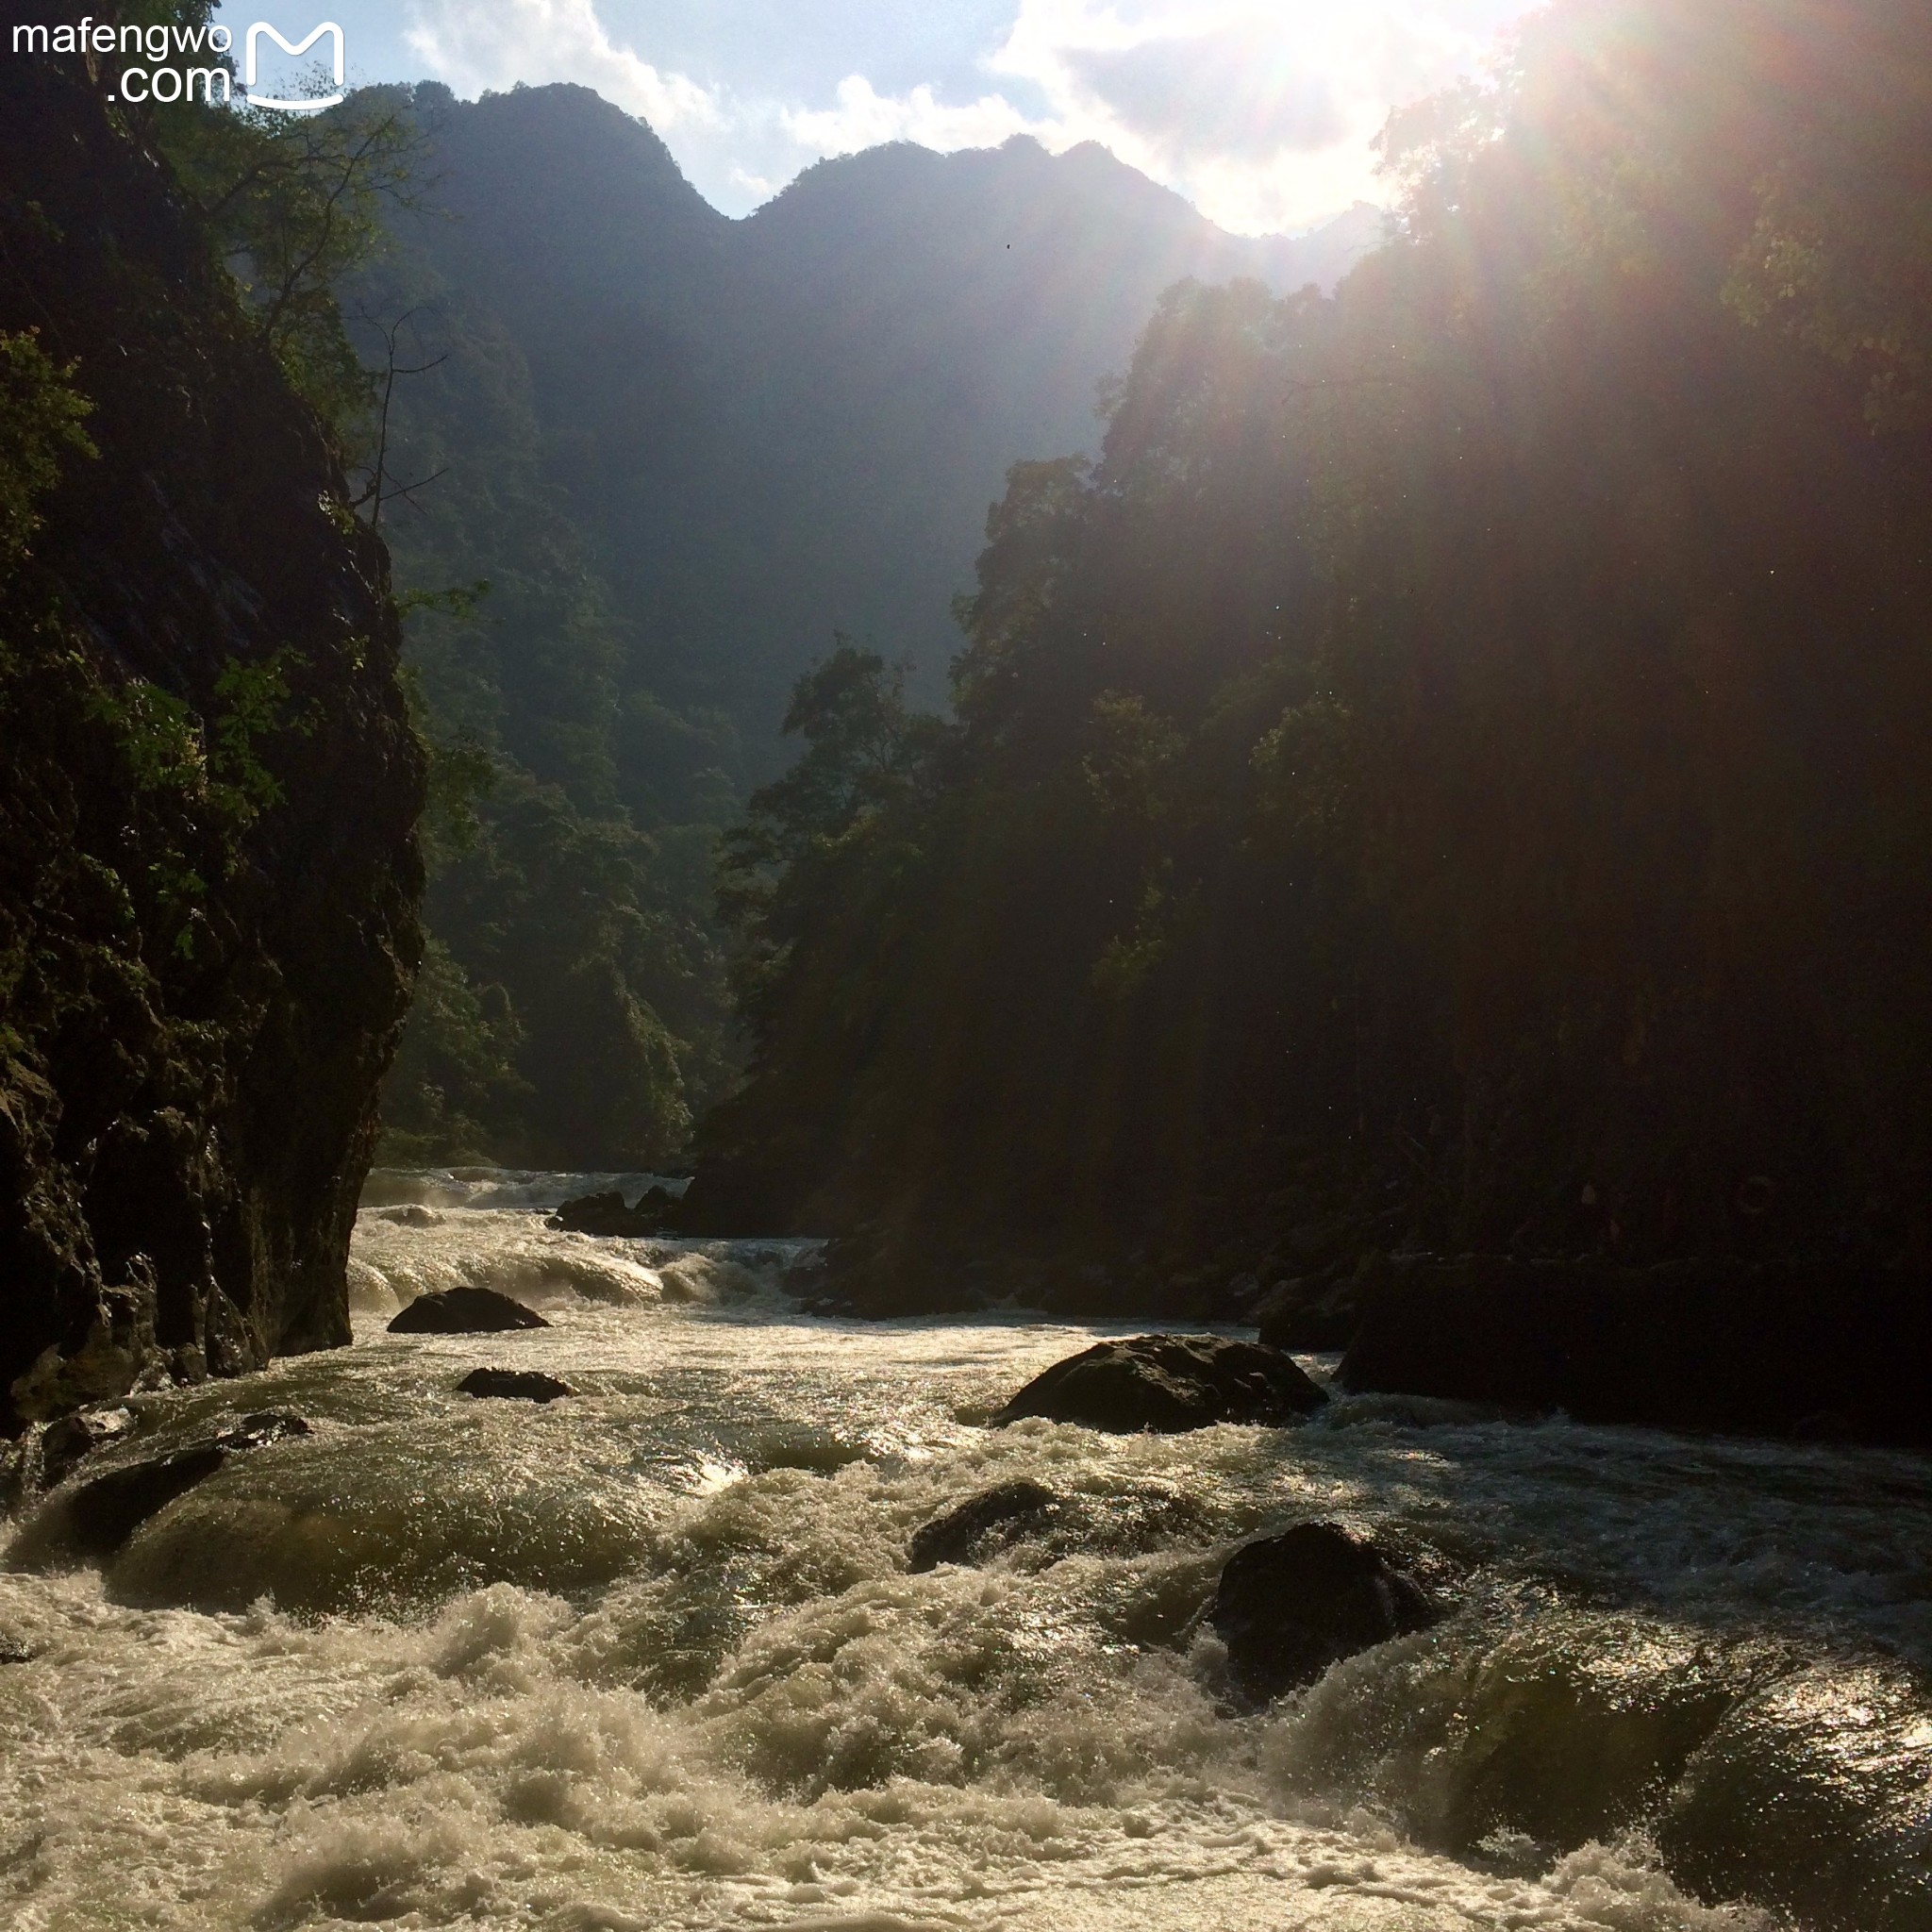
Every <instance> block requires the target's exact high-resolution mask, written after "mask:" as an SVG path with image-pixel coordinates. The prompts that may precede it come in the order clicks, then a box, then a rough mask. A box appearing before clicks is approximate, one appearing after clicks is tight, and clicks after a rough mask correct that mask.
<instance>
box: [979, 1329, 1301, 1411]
mask: <svg viewBox="0 0 1932 1932" xmlns="http://www.w3.org/2000/svg"><path fill="white" fill-rule="evenodd" d="M1327 1399H1328V1397H1327V1394H1326V1392H1325V1391H1324V1390H1323V1389H1322V1388H1321V1387H1320V1386H1319V1385H1318V1384H1316V1383H1314V1382H1312V1381H1310V1380H1309V1379H1308V1377H1307V1375H1306V1374H1303V1372H1302V1370H1301V1368H1300V1367H1299V1366H1298V1365H1297V1364H1296V1362H1295V1361H1294V1359H1293V1357H1291V1356H1288V1355H1285V1354H1283V1352H1282V1351H1281V1350H1280V1349H1278V1348H1264V1347H1263V1346H1262V1345H1261V1344H1260V1343H1259V1342H1256V1341H1231V1340H1229V1339H1228V1338H1227V1337H1225V1336H1220V1335H1135V1336H1130V1337H1128V1338H1126V1339H1125V1340H1123V1341H1100V1342H1096V1343H1095V1344H1094V1345H1093V1346H1092V1347H1091V1348H1090V1349H1085V1350H1083V1351H1082V1352H1081V1353H1080V1354H1079V1355H1075V1356H1069V1357H1067V1359H1066V1360H1065V1361H1059V1362H1056V1363H1055V1364H1054V1365H1053V1367H1052V1368H1050V1369H1047V1370H1045V1371H1044V1372H1043V1373H1042V1374H1038V1375H1036V1376H1035V1377H1034V1378H1033V1380H1032V1381H1030V1382H1029V1383H1027V1384H1026V1386H1025V1387H1024V1389H1022V1390H1021V1391H1019V1393H1018V1394H1017V1395H1015V1396H1014V1397H1013V1398H1012V1399H1011V1400H1010V1401H1009V1402H1008V1404H1007V1406H1006V1407H1004V1408H1003V1409H1001V1410H1000V1412H999V1413H998V1414H997V1415H996V1416H994V1417H993V1421H994V1423H995V1424H1003V1423H1011V1422H1018V1421H1019V1420H1020V1419H1021V1418H1022V1417H1024V1416H1044V1417H1045V1418H1046V1419H1047V1420H1048V1421H1050V1422H1058V1423H1080V1424H1084V1425H1085V1426H1086V1427H1088V1428H1090V1429H1107V1430H1110V1431H1112V1432H1114V1433H1115V1434H1119V1435H1131V1434H1133V1433H1135V1432H1136V1431H1138V1430H1141V1429H1153V1430H1156V1431H1158V1432H1159V1433H1162V1434H1173V1433H1175V1432H1178V1431H1180V1430H1183V1429H1205V1428H1208V1427H1210V1426H1211V1425H1212V1424H1215V1423H1261V1424H1273V1425H1278V1424H1284V1423H1289V1422H1292V1421H1294V1420H1295V1419H1296V1418H1297V1417H1300V1416H1305V1415H1307V1414H1308V1413H1309V1411H1310V1410H1312V1409H1317V1408H1320V1407H1322V1405H1323V1404H1324V1402H1326V1401H1327Z"/></svg>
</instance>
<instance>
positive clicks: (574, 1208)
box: [545, 1188, 677, 1240]
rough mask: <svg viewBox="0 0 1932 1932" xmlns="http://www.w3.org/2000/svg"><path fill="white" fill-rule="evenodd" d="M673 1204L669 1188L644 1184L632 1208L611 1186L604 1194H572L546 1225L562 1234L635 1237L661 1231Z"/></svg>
mask: <svg viewBox="0 0 1932 1932" xmlns="http://www.w3.org/2000/svg"><path fill="white" fill-rule="evenodd" d="M676 1206H677V1196H676V1195H675V1194H674V1193H673V1192H672V1191H671V1190H670V1189H669V1188H647V1189H646V1190H645V1191H644V1192H643V1193H642V1194H641V1196H640V1197H639V1199H638V1204H637V1206H636V1207H635V1208H626V1207H625V1204H624V1196H623V1195H622V1194H620V1193H619V1192H618V1191H616V1190H615V1189H614V1188H613V1189H612V1190H611V1191H609V1192H608V1193H605V1194H578V1195H575V1196H574V1197H573V1198H572V1199H571V1200H568V1201H566V1202H565V1203H564V1204H563V1206H562V1207H560V1208H558V1210H557V1212H556V1213H555V1214H553V1215H552V1216H551V1217H550V1219H549V1221H548V1222H547V1223H545V1225H546V1226H549V1227H555V1228H560V1229H561V1230H562V1231H563V1232H564V1233H565V1234H589V1235H599V1236H602V1237H604V1238H606V1239H608V1238H610V1237H612V1236H616V1237H620V1238H624V1239H629V1240H635V1239H637V1238H638V1237H640V1236H642V1235H650V1234H661V1233H662V1232H663V1230H664V1227H665V1224H666V1221H667V1217H668V1216H669V1215H670V1212H671V1210H672V1209H673V1208H675V1207H676Z"/></svg>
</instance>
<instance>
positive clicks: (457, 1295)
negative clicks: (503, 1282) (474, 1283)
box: [389, 1287, 550, 1335]
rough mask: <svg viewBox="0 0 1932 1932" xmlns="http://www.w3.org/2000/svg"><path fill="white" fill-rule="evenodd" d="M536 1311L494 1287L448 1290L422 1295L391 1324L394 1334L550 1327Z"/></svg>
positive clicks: (483, 1332)
mask: <svg viewBox="0 0 1932 1932" xmlns="http://www.w3.org/2000/svg"><path fill="white" fill-rule="evenodd" d="M549 1325H550V1324H549V1323H548V1322H546V1321H545V1320H544V1319H543V1317H542V1316H541V1315H540V1314H539V1313H538V1312H537V1311H536V1309H535V1308H526V1307H525V1306H524V1305H523V1303H522V1302H517V1301H512V1300H511V1299H510V1298H509V1296H508V1295H507V1294H498V1293H497V1291H495V1290H494V1289H493V1288H469V1287H463V1288H445V1289H442V1290H441V1291H438V1292H437V1293H435V1294H419V1295H418V1296H417V1297H416V1299H415V1300H414V1301H412V1302H411V1303H410V1304H409V1305H408V1307H406V1308H405V1309H403V1311H402V1312H401V1313H400V1314H399V1315H397V1316H396V1317H395V1319H394V1320H393V1321H392V1322H391V1324H389V1332H390V1333H391V1335H494V1334H497V1333H500V1332H502V1331H503V1330H506V1329H510V1328H547V1327H549Z"/></svg>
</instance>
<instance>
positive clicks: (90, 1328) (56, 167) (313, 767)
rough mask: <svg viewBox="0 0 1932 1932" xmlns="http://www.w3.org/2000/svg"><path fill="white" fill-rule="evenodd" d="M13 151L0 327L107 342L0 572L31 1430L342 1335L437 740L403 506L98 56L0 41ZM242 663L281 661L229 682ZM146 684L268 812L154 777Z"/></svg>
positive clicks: (14, 1247) (11, 1414) (3, 1050)
mask: <svg viewBox="0 0 1932 1932" xmlns="http://www.w3.org/2000/svg"><path fill="white" fill-rule="evenodd" d="M0 181H4V182H5V183H6V192H7V206H8V210H9V212H8V214H7V216H6V217H5V226H6V231H7V242H6V249H7V260H8V272H7V275H6V276H5V277H4V286H0V331H5V332H11V331H15V330H19V329H23V328H38V329H40V330H42V332H43V333H42V342H43V343H44V344H46V345H47V346H48V348H49V350H50V352H51V353H52V354H53V355H54V356H55V358H57V359H58V361H59V362H61V363H65V362H67V361H69V360H72V361H73V362H74V363H75V365H76V366H77V367H78V368H82V369H85V370H86V371H87V375H86V376H85V377H84V378H83V380H84V383H85V388H86V393H87V397H88V400H89V403H90V405H91V408H92V413H91V414H90V415H89V417H88V419H87V434H88V437H89V439H90V440H91V441H92V444H93V446H94V449H95V450H96V452H97V455H96V456H95V457H94V458H91V459H90V460H88V461H87V462H84V463H75V464H73V465H71V466H69V469H70V472H71V474H68V475H65V476H64V477H63V481H62V484H61V487H60V488H59V489H58V491H54V492H53V493H52V494H51V495H49V496H48V497H47V498H46V500H45V503H44V505H43V506H41V508H42V521H41V525H40V527H39V529H38V530H37V532H36V535H35V538H34V542H33V555H32V575H31V576H30V577H29V576H26V575H18V574H9V585H8V591H9V596H12V595H13V593H14V591H16V590H18V592H19V594H20V596H22V597H24V598H25V599H26V601H25V602H17V603H9V605H8V612H9V615H8V648H9V650H14V649H16V647H17V646H18V641H19V639H21V638H24V637H25V636H27V635H29V634H32V635H35V636H37V637H39V639H40V641H39V643H38V644H37V645H36V646H35V647H34V649H33V650H32V651H30V652H25V655H22V656H20V658H19V663H18V665H17V666H14V667H12V668H10V670H9V681H8V698H7V706H8V710H7V717H6V723H5V725H4V755H0V881H4V884H0V927H4V932H5V939H4V945H0V950H4V951H5V953H6V956H7V958H8V960H9V961H19V962H25V963H24V964H23V965H22V966H21V967H20V968H19V969H18V970H16V969H15V968H14V967H12V966H9V968H8V974H7V976H6V984H5V991H4V994H0V1003H4V1005H5V1007H6V1025H5V1027H4V1028H0V1038H4V1044H0V1283H4V1290H0V1435H7V1436H18V1435H20V1434H21V1433H22V1432H23V1431H24V1430H25V1428H26V1427H27V1426H28V1425H30V1424H37V1423H43V1422H47V1421H49V1420H52V1419H53V1418H55V1417H58V1416H59V1415H61V1414H63V1413H66V1412H67V1411H69V1410H72V1409H75V1408H88V1407H95V1406H98V1405H100V1404H102V1403H104V1402H110V1401H113V1400H115V1399H117V1398H119V1397H120V1396H122V1395H125V1394H126V1393H127V1392H129V1391H132V1390H134V1389H136V1388H147V1387H154V1386H158V1385H159V1384H161V1383H163V1382H167V1381H179V1382H195V1381H200V1380H203V1379H205V1378H206V1377H208V1376H209V1375H234V1374H242V1373H244V1372H246V1371H249V1370H252V1369H257V1368H259V1367H260V1366H261V1365H262V1364H263V1363H264V1362H266V1361H267V1360H268V1358H269V1357H271V1356H274V1355H285V1354H292V1353H296V1352H299V1351H303V1350H307V1349H314V1348H323V1347H331V1346H335V1345H338V1344H342V1343H346V1342H347V1341H349V1340H350V1328H349V1302H348V1283H347V1278H346V1274H345V1272H344V1265H343V1264H344V1257H345V1256H346V1253H347V1248H348V1236H349V1229H350V1225H351V1224H352V1222H353V1219H354V1216H355V1211H356V1198H357V1192H358V1187H359V1185H360V1182H361V1179H362V1176H363V1174H364V1172H365V1171H366V1169H367V1166H368V1160H369V1152H370V1148H371V1146H372V1145H373V1143H374V1140H375V1106H376V1090H377V1087H378V1085H379V1083H380V1081H381V1078H382V1075H383V1074H384V1072H385V1071H386V1070H387V1068H388V1067H389V1065H390V1062H391V1058H393V1055H394V1050H395V1041H396V1037H397V1033H398V1030H399V1029H400V1027H401V1024H402V1021H403V1016H404V1013H405V1010H406V1008H407V1007H408V997H409V988H410V982H411V980H412V978H413V976H414V970H415V964H416V959H417V957H418V954H419V952H420V949H421V936H420V932H419V929H418V926H417V922H416V916H415V906H416V902H417V900H418V898H419V896H420V894H421V890H422V878H423V874H422V862H421V856H420V853H419V850H418V847H417V843H416V834H415V824H416V821H417V819H418V817H419V815H420V813H421V810H422V805H423V755H422V751H421V748H420V746H419V744H418V742H417V740H416V737H415V734H414V733H413V732H412V731H411V730H410V729H409V725H408V717H407V714H406V710H405V707H404V702H403V695H402V691H401V689H400V687H399V685H398V683H397V681H396V662H397V655H398V652H399V649H400V637H399V633H398V629H397V620H396V614H395V609H394V607H393V605H392V603H391V599H390V597H389V593H388V574H389V562H388V558H387V556H386V555H385V553H384V550H383V546H382V543H381V541H380V539H379V537H378V536H377V534H376V533H375V531H373V530H372V529H370V528H369V527H368V526H367V525H366V524H358V523H357V522H356V521H355V520H353V519H349V518H341V519H338V518H336V517H335V516H333V515H332V514H329V513H326V512H325V508H321V507H320V506H326V505H329V504H332V503H334V502H336V501H338V500H339V498H340V492H341V471H340V469H339V467H338V462H337V458H336V455H335V453H334V451H333V450H332V448H331V445H330V440H329V439H328V438H327V436H326V435H325V433H324V431H323V429H322V427H321V425H319V424H318V422H317V421H316V419H315V417H314V415H313V413H312V412H311V411H310V409H309V408H308V407H307V406H306V405H305V404H303V403H302V402H301V401H300V400H299V399H298V398H297V397H296V396H295V395H293V394H292V393H291V391H290V390H289V389H288V387H287V385H286V383H285V382H284V381H283V380H282V378H281V377H280V375H278V374H277V373H276V369H275V360H274V358H272V357H270V356H267V355H265V354H264V353H263V351H262V348H261V345H260V343H259V341H258V339H257V337H256V336H255V335H254V334H252V333H251V332H250V331H248V330H245V329H240V328H238V327H237V326H236V325H235V296H234V290H233V287H232V284H231V283H230V281H229V278H228V277H227V276H226V275H225V274H224V273H223V272H222V271H221V268H220V265H219V263H218V262H215V261H214V260H213V259H212V258H210V257H209V254H208V241H207V236H206V234H205V233H204V232H203V231H202V229H201V228H200V226H199V225H197V224H195V223H194V222H193V221H192V220H191V219H190V218H189V216H188V214H187V211H186V207H185V204H184V202H183V200H182V197H181V196H180V194H179V192H177V190H176V189H175V186H174V185H173V183H172V181H171V179H170V175H169V171H168V170H167V169H166V168H165V167H162V166H158V164H157V161H156V158H155V154H154V151H153V148H152V145H151V143H150V142H149V140H148V138H147V137H146V136H145V135H142V134H141V133H139V132H132V131H130V129H129V128H128V127H126V126H125V125H122V123H121V122H120V120H119V119H118V118H117V110H114V109H112V108H109V107H108V103H107V96H106V93H105V92H103V90H102V89H101V88H99V87H96V86H95V85H93V84H92V81H90V80H89V78H88V77H87V76H86V75H84V74H83V73H81V72H80V71H79V69H77V68H75V69H74V70H73V71H71V72H70V71H67V70H66V68H65V67H64V66H63V63H60V62H57V61H47V60H39V61H21V60H16V61H12V62H10V63H8V71H7V75H6V80H5V106H4V108H0ZM17 208H28V209H31V210H32V219H31V220H26V221H23V220H20V219H18V218H16V215H15V214H14V213H13V212H12V211H13V210H15V209H17ZM216 397H218V398H220V407H219V408H215V407H211V406H210V403H209V399H210V398H216ZM9 454H10V452H9ZM29 586H31V588H29ZM57 611H58V613H59V614H58V618H57V617H56V616H55V615H54V613H55V612H57ZM42 612H44V613H46V614H45V616H44V617H43V616H42ZM43 624H44V625H45V626H46V628H45V629H44V631H42V630H40V629H37V628H36V627H37V626H41V625H43ZM282 667H286V670H284V669H283V668H282ZM16 670H17V672H18V675H14V674H15V671H16ZM29 671H30V673H31V675H29ZM244 673H245V674H246V675H248V676H249V677H252V678H260V679H263V680H265V682H264V683H263V684H262V685H261V686H259V687H243V688H244V689H258V690H259V691H261V692H262V693H263V695H262V696H260V697H258V698H257V699H251V700H247V701H245V702H244V708H243V710H242V711H240V712H237V711H236V710H235V709H234V705H235V703H236V702H237V700H236V699H234V698H233V697H232V696H231V695H229V694H228V693H229V692H230V690H231V683H230V681H231V680H234V679H236V678H238V677H240V676H241V675H242V674H244ZM285 675H286V679H287V683H288V697H287V703H286V705H285V706H284V705H282V704H279V703H275V702H273V701H271V700H270V699H269V698H268V697H267V696H266V692H267V691H270V690H272V689H279V688H280V685H281V680H282V679H283V677H284V676H285ZM143 692H146V693H149V694H150V695H151V696H153V697H155V698H156V699H158V700H159V701H160V702H163V703H165V704H166V705H170V706H179V707H181V708H182V716H183V717H184V718H185V719H191V720H193V721H195V722H196V724H197V727H200V726H202V725H205V726H206V727H207V729H208V731H209V733H210V734H213V733H215V731H216V729H217V725H218V724H219V721H221V720H223V719H225V718H226V719H229V720H231V721H242V722H243V724H244V735H245V737H246V739H247V744H248V750H247V754H246V763H247V764H248V765H249V768H250V769H251V770H252V771H253V772H254V773H255V774H256V776H255V777H251V778H250V779H249V780H248V789H249V790H250V791H252V792H253V793H254V795H255V797H256V799H257V802H258V810H254V811H251V812H249V813H248V814H246V815H245V816H246V818H247V819H249V820H251V821H252V823H250V824H249V825H248V829H247V833H246V837H245V839H243V838H242V832H241V829H240V824H241V822H240V821H236V822H234V823H232V824H231V822H230V818H229V815H228V814H227V813H226V812H225V810H222V809H217V808H214V807H213V806H212V804H211V803H210V801H208V799H206V798H203V797H202V796H201V793H200V791H197V790H196V789H195V788H192V787H190V788H186V789H183V788H180V787H176V786H175V785H173V784H172V783H171V784H169V785H166V786H160V785H158V784H157V783H156V782H155V781H154V780H153V778H152V775H151V774H150V775H148V776H143V775H142V770H143V767H142V759H141V758H137V757H135V756H133V755H132V753H131V751H130V750H129V749H128V747H131V746H132V745H133V743H134V742H135V740H134V739H133V738H129V737H126V736H125V733H127V732H128V731H130V730H131V729H132V728H133V725H134V723H135V721H136V720H137V719H138V718H140V717H142V716H143V715H145V714H144V713H143V712H142V710H141V709H140V707H141V706H142V705H143V704H145V703H146V702H148V699H147V698H145V697H143V696H142V693H143ZM163 693H165V696H164V697H163V696H162V695H161V694H163ZM249 703H257V704H260V705H262V706H263V707H265V708H264V709H263V711H262V713H261V715H260V716H259V717H258V718H257V717H255V716H254V715H253V714H252V713H250V712H249V711H248V710H247V709H246V705H247V704H249ZM130 707H133V708H130ZM222 728H224V729H225V728H226V727H225V726H223V727H222ZM257 779H258V780H259V785H257ZM271 801H272V802H271ZM191 877H192V891H183V890H179V889H178V882H181V881H186V880H189V879H190V878H191ZM158 880H173V881H175V882H177V884H175V885H168V886H166V887H164V888H162V889H159V890H157V887H156V884H155V882H156V881H158ZM143 882H145V883H143Z"/></svg>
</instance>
